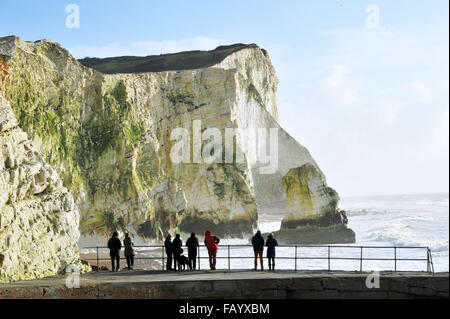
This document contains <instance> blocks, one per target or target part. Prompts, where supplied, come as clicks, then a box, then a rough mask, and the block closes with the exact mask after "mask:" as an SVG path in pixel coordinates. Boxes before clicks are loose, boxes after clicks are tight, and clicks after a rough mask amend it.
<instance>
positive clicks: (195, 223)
mask: <svg viewBox="0 0 450 319" xmlns="http://www.w3.org/2000/svg"><path fill="white" fill-rule="evenodd" d="M220 50H222V51H221V52H223V50H225V51H226V50H229V49H227V48H224V47H222V48H221V49H220ZM211 52H212V53H211V55H212V56H214V51H211ZM202 56H203V55H202ZM219 57H220V58H219V59H218V60H217V61H218V62H216V60H208V61H209V62H208V63H206V64H205V65H204V66H203V67H201V66H202V65H201V64H200V65H197V67H200V68H197V69H190V70H189V69H185V67H183V66H181V67H180V66H178V67H177V68H179V69H180V70H179V71H162V72H147V73H115V68H117V69H118V70H120V67H123V65H120V63H119V62H120V61H119V62H117V61H115V60H108V61H106V62H108V63H106V65H107V67H108V68H109V69H108V70H109V73H113V74H108V75H106V74H103V73H100V72H98V71H95V70H94V69H91V68H88V67H85V66H83V65H82V64H81V63H79V61H77V60H75V59H74V58H73V57H72V56H71V55H70V54H69V52H67V51H66V50H65V49H64V48H62V47H61V46H59V45H58V44H56V43H54V42H52V41H48V40H43V41H38V42H34V43H30V42H22V41H20V39H18V38H16V37H8V38H0V58H1V60H0V94H3V95H4V96H5V97H7V99H8V100H9V101H10V103H11V106H12V108H13V111H14V113H15V115H16V117H17V119H18V121H19V124H20V126H21V127H22V128H23V129H24V130H25V131H26V132H27V133H28V134H29V136H30V138H32V139H33V140H34V141H35V142H36V143H38V144H39V145H40V148H41V150H42V151H43V153H44V154H45V158H46V159H47V161H48V162H49V163H50V164H51V165H52V167H54V168H55V169H56V171H57V172H58V173H59V175H60V176H61V178H62V179H63V184H64V186H65V187H67V188H68V189H69V191H70V192H71V194H72V195H73V197H74V199H75V203H76V205H77V206H78V208H79V210H80V213H81V220H80V229H81V231H82V233H85V234H89V233H92V232H94V231H96V232H99V233H105V232H109V231H111V230H113V229H117V230H124V229H125V228H127V229H134V230H136V232H137V233H138V234H139V235H140V236H141V237H150V238H158V237H159V238H160V237H161V236H162V235H163V234H164V233H165V232H167V231H168V230H177V229H178V230H182V231H183V230H184V231H186V232H190V231H196V232H199V233H203V232H204V230H205V229H206V228H209V229H211V230H212V231H213V232H215V233H217V234H218V235H220V236H224V235H232V236H242V235H243V234H245V233H248V232H251V231H252V230H253V228H254V227H256V222H257V212H258V210H260V211H262V210H264V209H265V207H267V206H268V205H269V204H271V203H274V202H279V203H281V204H280V205H279V206H280V207H281V208H280V209H284V208H285V206H286V200H288V199H289V198H287V197H286V190H285V188H284V187H283V182H282V178H283V176H285V175H286V174H287V173H288V172H289V170H290V169H291V168H297V167H301V166H303V165H305V164H310V165H312V166H313V167H314V168H315V169H316V170H317V174H319V175H320V176H321V180H323V181H324V183H325V177H324V176H323V174H322V172H321V171H320V169H319V168H318V167H317V165H316V163H315V162H314V160H313V159H312V157H311V155H310V154H309V152H308V151H307V150H306V149H305V148H304V147H303V146H301V145H300V144H299V143H298V142H297V141H295V140H294V139H293V138H292V137H290V136H289V135H288V134H287V133H286V132H285V131H284V130H283V129H282V128H281V127H280V126H279V125H278V123H277V120H278V113H277V107H276V88H277V79H276V76H275V71H274V68H273V66H272V64H271V63H270V59H269V57H268V55H267V53H266V52H265V51H263V50H261V49H260V48H259V47H257V46H255V45H251V46H242V47H239V48H236V47H234V48H233V49H232V50H229V52H227V54H223V55H222V56H219ZM216 58H217V57H216ZM211 61H213V62H214V63H211ZM82 62H83V61H82ZM90 62H91V66H93V67H96V66H95V65H94V64H99V65H100V64H101V65H103V67H104V65H105V63H103V62H105V61H96V62H95V63H94V64H92V61H90ZM138 62H139V61H138ZM84 63H86V64H88V63H87V62H86V61H84ZM117 63H119V64H117ZM138 64H139V63H138ZM196 121H201V126H200V128H199V132H200V133H199V134H202V133H204V132H205V133H206V132H208V131H207V130H206V129H208V128H217V129H218V130H219V131H220V132H221V133H222V137H223V136H225V135H226V133H225V129H226V128H235V129H240V130H237V131H236V134H235V138H234V141H235V149H234V150H233V151H232V154H234V156H236V157H237V156H238V155H237V154H241V155H242V159H243V160H242V161H239V162H237V161H235V162H233V163H224V161H221V162H220V161H219V162H213V163H205V162H201V163H196V162H195V158H194V157H195V153H196V151H195V150H198V149H204V148H205V147H206V146H208V145H210V144H211V143H213V144H214V143H215V142H216V141H213V142H211V141H212V140H211V139H208V138H204V140H202V139H201V138H200V140H199V139H197V138H196V130H197V129H198V127H196V124H195V123H199V122H196ZM176 128H185V129H187V132H188V139H187V144H186V145H187V148H188V149H190V150H191V156H190V162H189V163H178V164H177V163H175V162H174V161H173V160H172V157H171V151H172V150H173V148H174V146H176V145H177V143H178V141H177V140H174V139H173V138H171V137H172V136H171V134H172V133H173V131H174V129H176ZM259 128H267V129H268V128H274V129H277V136H276V141H277V143H276V144H277V147H278V149H277V151H276V152H274V154H275V157H272V162H271V163H272V164H274V165H273V166H274V168H273V169H272V168H270V167H269V166H270V165H267V164H264V162H263V161H261V158H260V156H255V155H254V152H253V151H252V150H253V149H254V146H255V139H254V138H252V135H251V132H258V129H259ZM205 130H206V131H205ZM248 132H250V135H249V133H248ZM267 134H269V132H268V131H267ZM197 135H198V134H197ZM208 155H209V154H208ZM275 162H276V163H275ZM275 164H276V165H275ZM264 170H265V171H264ZM261 172H263V173H261ZM303 191H304V189H302V188H299V189H296V192H300V194H299V196H303V194H302V193H301V192H303ZM309 191H310V192H312V193H313V196H314V197H315V198H323V201H324V202H326V201H328V200H333V201H334V200H335V198H332V199H328V198H327V197H326V196H323V194H321V193H320V192H318V191H317V190H316V189H310V190H309ZM324 205H326V203H325V204H324ZM316 213H317V214H318V215H320V214H322V211H321V210H320V209H317V210H316ZM332 213H333V214H335V213H336V214H337V209H336V211H335V212H332ZM288 216H290V217H289V219H292V218H291V217H292V216H294V215H292V214H288ZM295 216H297V217H298V218H299V219H301V218H302V216H303V215H302V214H297V215H295Z"/></svg>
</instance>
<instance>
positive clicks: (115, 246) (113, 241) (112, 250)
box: [108, 232, 122, 271]
mask: <svg viewBox="0 0 450 319" xmlns="http://www.w3.org/2000/svg"><path fill="white" fill-rule="evenodd" d="M108 248H109V256H110V257H111V266H112V271H120V255H119V251H120V249H121V248H122V244H121V242H120V239H119V234H118V233H117V232H114V233H113V235H112V237H111V238H110V239H109V240H108ZM114 261H116V262H117V267H114Z"/></svg>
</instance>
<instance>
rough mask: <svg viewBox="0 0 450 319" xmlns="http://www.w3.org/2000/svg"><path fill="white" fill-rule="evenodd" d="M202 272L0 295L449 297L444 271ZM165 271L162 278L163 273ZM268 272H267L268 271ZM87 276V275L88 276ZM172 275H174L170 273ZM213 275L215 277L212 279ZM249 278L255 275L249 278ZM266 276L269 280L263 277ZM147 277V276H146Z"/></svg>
mask: <svg viewBox="0 0 450 319" xmlns="http://www.w3.org/2000/svg"><path fill="white" fill-rule="evenodd" d="M199 273H206V275H205V276H204V279H199V280H198V279H197V278H191V279H188V278H186V277H188V276H184V277H183V274H176V275H174V276H179V278H180V280H178V281H177V280H174V279H173V278H170V279H169V278H167V279H168V280H164V278H162V277H157V276H154V277H152V278H150V277H151V276H150V277H149V276H148V275H147V276H145V277H144V276H139V275H137V276H136V277H133V276H130V275H127V274H125V273H118V274H111V273H104V274H102V273H100V274H89V275H87V277H84V276H83V278H82V282H81V288H79V289H67V288H66V287H65V285H64V282H65V281H64V278H60V279H59V280H54V281H40V282H37V283H34V284H32V283H30V282H27V283H18V284H12V285H11V284H9V285H0V298H93V299H97V298H100V299H107V298H145V299H146V298H158V299H176V298H182V299H189V298H225V299H228V298H230V299H234V298H251V299H254V298H256V299H259V298H267V299H272V298H276V299H301V298H306V299H311V298H327V299H330V298H332V299H335V298H341V299H347V298H351V299H353V298H372V299H373V298H377V299H378V298H382V299H385V298H388V299H397V298H449V278H448V273H441V274H436V275H435V276H433V275H432V274H427V273H382V274H381V277H380V288H379V289H368V288H367V287H366V278H367V275H368V273H338V274H333V273H327V272H322V273H314V274H301V273H300V274H299V273H282V272H277V273H275V274H276V275H275V274H274V275H272V273H263V272H261V273H260V274H258V276H259V277H261V278H256V276H252V275H251V274H250V272H249V276H247V277H249V279H245V278H243V277H245V273H244V274H242V273H240V274H239V276H238V277H239V278H238V277H237V276H235V277H236V278H234V279H233V278H229V279H222V280H220V279H219V278H224V277H225V276H226V275H224V273H223V272H216V273H210V272H197V273H195V274H194V275H193V276H197V277H200V276H201V275H197V274H199ZM166 274H167V273H165V274H162V275H161V276H166V277H167V275H166ZM266 274H267V275H266ZM89 276H91V278H89ZM172 277H173V276H172ZM211 277H217V279H213V278H211ZM252 277H253V278H252ZM263 277H267V278H263ZM145 278H148V279H145Z"/></svg>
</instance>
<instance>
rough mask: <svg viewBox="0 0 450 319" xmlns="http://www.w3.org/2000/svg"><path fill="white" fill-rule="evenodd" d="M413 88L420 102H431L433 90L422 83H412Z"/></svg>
mask: <svg viewBox="0 0 450 319" xmlns="http://www.w3.org/2000/svg"><path fill="white" fill-rule="evenodd" d="M411 88H412V89H413V90H414V91H415V92H416V93H417V95H418V97H419V99H420V100H422V101H424V102H428V101H430V100H431V97H432V96H431V90H430V88H429V87H428V86H426V85H425V83H423V82H422V81H414V82H412V83H411Z"/></svg>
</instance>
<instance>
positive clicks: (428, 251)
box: [427, 247, 431, 272]
mask: <svg viewBox="0 0 450 319" xmlns="http://www.w3.org/2000/svg"><path fill="white" fill-rule="evenodd" d="M430 270H431V267H430V249H429V248H428V247H427V272H430Z"/></svg>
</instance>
